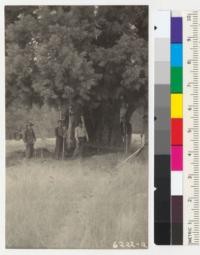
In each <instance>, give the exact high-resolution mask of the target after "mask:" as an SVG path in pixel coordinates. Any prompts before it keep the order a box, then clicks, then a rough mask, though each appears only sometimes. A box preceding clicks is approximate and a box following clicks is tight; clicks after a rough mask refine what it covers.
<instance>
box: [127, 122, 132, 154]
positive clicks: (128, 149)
mask: <svg viewBox="0 0 200 255" xmlns="http://www.w3.org/2000/svg"><path fill="white" fill-rule="evenodd" d="M131 137H132V125H131V123H130V122H129V121H127V122H126V139H127V152H129V151H130V147H131Z"/></svg>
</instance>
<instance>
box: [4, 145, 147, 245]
mask: <svg viewBox="0 0 200 255" xmlns="http://www.w3.org/2000/svg"><path fill="white" fill-rule="evenodd" d="M37 146H38V148H39V147H40V146H41V142H40V141H39V142H38V145H37ZM46 147H48V151H49V152H53V142H52V141H51V140H48V142H47V144H46ZM23 153H24V152H23V144H22V143H20V142H14V141H13V142H8V143H7V169H6V246H7V248H113V243H114V242H115V241H117V242H119V241H122V242H126V241H128V242H131V241H132V242H134V243H135V244H139V245H138V247H139V246H140V244H141V243H142V242H144V243H146V245H147V217H148V211H147V209H148V204H147V201H148V200H147V192H148V171H147V170H148V169H147V148H145V149H144V150H143V151H142V152H141V154H140V155H138V157H137V158H136V159H135V160H131V162H129V163H127V164H124V165H123V166H122V167H121V168H120V169H117V168H116V167H115V166H116V165H117V164H118V163H119V161H120V160H122V159H123V158H124V155H123V154H121V153H109V154H104V155H93V156H92V157H88V158H85V159H83V160H71V159H68V160H66V161H56V160H54V159H52V158H51V157H49V158H48V157H47V158H34V159H31V160H28V161H27V160H26V159H24V157H23ZM136 246H137V245H136ZM136 248H137V247H136Z"/></svg>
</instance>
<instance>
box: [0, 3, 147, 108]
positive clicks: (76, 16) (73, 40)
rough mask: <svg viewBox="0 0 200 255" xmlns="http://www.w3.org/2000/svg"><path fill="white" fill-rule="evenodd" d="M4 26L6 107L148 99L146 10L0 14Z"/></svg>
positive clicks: (8, 10) (15, 9)
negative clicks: (3, 18)
mask: <svg viewBox="0 0 200 255" xmlns="http://www.w3.org/2000/svg"><path fill="white" fill-rule="evenodd" d="M5 26H6V37H5V39H6V52H5V54H6V104H7V107H9V106H10V105H14V104H16V103H18V104H19V102H20V103H21V104H22V105H26V106H28V107H32V106H33V105H34V104H38V105H40V106H42V105H43V104H48V105H50V106H53V107H55V108H57V107H60V106H61V107H62V106H63V105H64V106H68V105H70V104H75V105H79V107H81V108H84V107H86V108H87V109H89V110H93V109H97V108H98V107H105V106H106V105H108V107H111V106H110V105H115V106H116V104H117V105H118V104H119V102H120V98H125V100H126V101H127V103H128V104H129V105H130V107H132V108H134V107H135V105H137V103H138V101H139V100H140V98H144V97H147V90H148V7H146V6H7V7H5ZM111 108H112V107H111ZM115 109H116V107H115Z"/></svg>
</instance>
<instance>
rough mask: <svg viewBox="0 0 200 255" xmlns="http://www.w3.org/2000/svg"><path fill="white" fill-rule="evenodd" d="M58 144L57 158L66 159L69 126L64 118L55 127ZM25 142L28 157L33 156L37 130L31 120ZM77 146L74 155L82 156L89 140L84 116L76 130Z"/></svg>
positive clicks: (24, 136) (24, 137)
mask: <svg viewBox="0 0 200 255" xmlns="http://www.w3.org/2000/svg"><path fill="white" fill-rule="evenodd" d="M55 137H56V146H55V158H56V159H58V160H60V159H64V157H65V152H66V150H67V139H68V138H69V136H68V128H67V127H66V126H65V125H64V123H63V120H58V126H57V127H56V128H55ZM22 138H23V141H24V143H25V152H26V158H28V159H29V158H32V157H33V154H34V144H35V142H36V136H35V132H34V130H33V123H31V122H29V123H27V125H26V128H25V130H24V132H23V135H22ZM74 138H75V148H74V150H73V157H77V156H82V155H83V152H84V147H85V144H86V142H88V141H89V137H88V133H87V129H86V126H85V122H84V120H83V118H81V119H80V120H79V121H78V123H77V125H76V127H75V131H74Z"/></svg>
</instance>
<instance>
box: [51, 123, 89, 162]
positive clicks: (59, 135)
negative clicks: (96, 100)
mask: <svg viewBox="0 0 200 255" xmlns="http://www.w3.org/2000/svg"><path fill="white" fill-rule="evenodd" d="M55 136H56V148H55V156H56V159H58V160H59V159H62V158H64V157H65V151H66V149H67V139H70V138H69V135H68V128H67V127H66V126H65V125H63V122H62V120H59V121H58V126H57V127H56V129H55ZM74 138H75V149H74V152H73V156H74V157H76V156H82V155H83V151H84V147H85V144H86V142H88V141H89V137H88V133H87V130H86V127H85V123H84V121H83V120H82V119H80V120H79V122H78V124H77V126H76V127H75V131H74Z"/></svg>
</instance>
